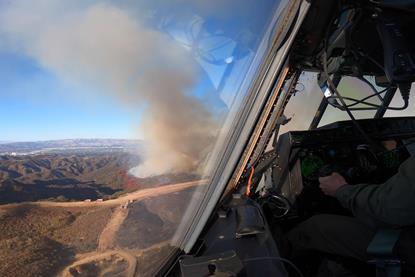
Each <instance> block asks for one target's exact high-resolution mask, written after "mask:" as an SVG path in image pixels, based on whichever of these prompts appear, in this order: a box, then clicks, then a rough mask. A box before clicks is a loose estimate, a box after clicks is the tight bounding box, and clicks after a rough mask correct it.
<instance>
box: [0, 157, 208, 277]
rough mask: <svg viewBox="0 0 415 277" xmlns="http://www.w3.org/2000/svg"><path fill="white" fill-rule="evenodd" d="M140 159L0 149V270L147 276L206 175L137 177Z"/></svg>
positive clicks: (166, 248)
mask: <svg viewBox="0 0 415 277" xmlns="http://www.w3.org/2000/svg"><path fill="white" fill-rule="evenodd" d="M134 159H135V160H134ZM137 160H138V158H137V157H132V156H129V154H126V153H94V154H92V153H89V154H85V155H83V154H39V155H24V156H10V155H8V156H0V203H2V204H3V205H0V265H1V266H0V276H57V275H59V276H135V275H138V276H152V275H153V274H154V270H155V269H156V268H157V266H158V265H159V264H158V263H160V261H161V260H162V257H163V255H166V256H167V255H168V254H169V251H171V250H172V247H171V246H170V245H169V241H170V239H171V237H172V236H173V234H174V232H175V229H176V228H177V226H178V224H179V223H180V221H181V220H182V218H181V216H182V215H183V214H184V212H185V209H186V207H187V203H189V200H190V198H191V197H192V195H193V192H194V189H195V187H196V186H200V185H203V182H202V181H189V180H192V179H193V180H194V179H195V176H190V175H183V174H182V175H177V174H176V175H165V176H158V177H153V178H147V179H138V178H134V177H132V176H130V175H128V174H127V171H128V168H129V167H131V161H134V162H137ZM136 164H137V163H136ZM136 164H135V165H136ZM99 198H102V201H101V200H98V201H97V200H96V199H99Z"/></svg>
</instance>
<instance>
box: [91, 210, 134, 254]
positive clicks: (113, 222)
mask: <svg viewBox="0 0 415 277" xmlns="http://www.w3.org/2000/svg"><path fill="white" fill-rule="evenodd" d="M127 215H128V209H122V208H121V207H118V208H116V210H115V211H114V212H113V213H112V216H111V219H110V220H109V221H108V224H107V226H105V228H104V230H102V232H101V235H100V236H99V240H98V251H105V250H108V249H114V248H115V246H116V245H115V242H116V239H115V238H116V237H115V235H116V234H117V231H118V229H120V226H121V224H122V223H123V222H124V220H125V219H126V218H127Z"/></svg>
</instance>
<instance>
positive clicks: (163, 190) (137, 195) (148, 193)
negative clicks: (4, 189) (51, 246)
mask: <svg viewBox="0 0 415 277" xmlns="http://www.w3.org/2000/svg"><path fill="white" fill-rule="evenodd" d="M203 184H206V180H199V181H192V182H185V183H178V184H171V185H164V186H160V187H156V188H148V189H142V190H137V191H134V192H131V193H126V194H124V195H122V196H120V197H118V198H116V199H110V200H106V201H102V202H97V201H91V202H85V201H75V202H53V201H36V202H23V203H16V204H5V205H0V207H1V208H13V207H16V206H19V205H22V204H30V205H38V206H41V207H89V206H117V205H121V204H124V203H125V202H127V201H128V200H133V201H137V200H142V199H144V198H147V197H154V196H159V195H164V194H169V193H173V192H176V191H180V190H183V189H187V188H191V187H194V186H197V185H203Z"/></svg>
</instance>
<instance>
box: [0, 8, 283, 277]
mask: <svg viewBox="0 0 415 277" xmlns="http://www.w3.org/2000/svg"><path fill="white" fill-rule="evenodd" d="M286 3H287V1H271V0H265V1H261V4H260V5H259V4H258V3H257V1H251V0H242V1H241V0H238V1H236V0H228V1H201V0H197V1H190V0H189V1H188V0H173V1H170V0H169V1H168V0H157V1H144V0H140V1H105V2H101V1H95V0H92V1H56V0H43V1H25V0H17V1H3V2H0V96H1V98H2V99H1V103H0V118H1V119H0V122H1V134H0V141H1V142H0V184H1V185H0V204H1V205H0V230H2V232H1V234H0V253H1V255H0V263H1V264H2V266H1V267H0V275H1V276H7V275H15V276H31V275H36V276H53V275H56V274H60V273H64V274H69V275H72V276H77V275H79V274H81V273H82V274H87V275H100V274H108V275H112V274H119V273H120V272H124V273H127V274H130V273H135V274H138V275H140V276H147V275H148V276H152V275H153V274H154V270H156V269H157V266H158V263H160V262H162V261H163V260H164V258H165V257H167V256H168V255H169V254H170V253H171V251H172V250H173V249H174V248H175V247H176V246H177V244H175V243H172V239H174V240H176V241H177V240H179V239H178V237H180V236H181V234H180V233H179V234H178V233H177V232H176V229H177V226H178V225H179V224H180V223H182V222H183V221H187V220H190V219H191V218H192V212H194V211H193V210H189V209H187V207H188V204H189V203H190V202H195V201H196V202H197V201H198V200H197V199H202V198H203V197H204V196H205V195H204V192H205V191H206V189H207V188H208V186H209V184H210V181H209V178H210V174H211V172H212V171H213V170H214V165H210V163H209V161H211V160H212V159H214V158H215V155H216V154H215V153H216V152H212V149H213V148H214V146H215V145H218V144H220V143H219V142H218V141H220V138H221V137H223V136H225V135H226V134H227V133H229V132H230V131H231V130H230V128H229V126H231V125H230V124H227V122H230V121H232V120H234V119H235V117H236V115H237V112H236V111H238V110H239V109H241V108H242V107H243V100H244V98H245V96H246V95H247V92H248V89H249V87H250V85H251V83H252V80H253V78H254V77H255V75H256V73H257V70H258V68H259V66H260V65H261V62H262V58H263V56H264V55H265V53H266V51H267V49H268V47H270V45H271V44H272V41H270V34H271V31H272V30H274V26H271V23H273V22H274V21H273V19H274V18H275V17H276V15H278V13H279V12H281V10H282V9H283V8H284V6H285V4H286ZM270 30H271V31H270ZM220 146H221V147H226V145H220ZM215 149H216V148H215ZM208 165H209V166H208ZM195 199H196V200H195ZM183 232H184V231H183Z"/></svg>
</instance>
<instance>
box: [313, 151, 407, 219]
mask: <svg viewBox="0 0 415 277" xmlns="http://www.w3.org/2000/svg"><path fill="white" fill-rule="evenodd" d="M320 187H321V189H322V190H323V192H324V193H325V194H327V195H331V196H334V197H336V198H337V199H338V200H339V201H340V203H341V204H342V205H343V206H344V207H345V208H347V209H349V210H351V211H352V212H353V214H354V215H355V216H356V217H357V218H358V219H360V220H362V221H363V222H365V223H367V224H370V225H372V226H377V227H384V226H391V225H392V226H407V225H413V224H415V156H411V157H410V158H409V159H407V160H406V161H405V162H403V163H402V165H401V166H400V168H399V172H398V173H397V174H396V175H394V176H393V177H391V178H390V179H389V180H387V181H386V182H385V183H383V184H380V185H372V184H359V185H348V184H347V183H346V181H345V180H344V178H343V177H342V176H341V175H340V174H338V173H333V174H332V175H330V176H328V177H322V178H320Z"/></svg>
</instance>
